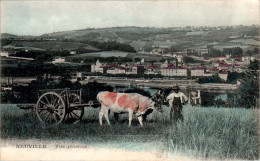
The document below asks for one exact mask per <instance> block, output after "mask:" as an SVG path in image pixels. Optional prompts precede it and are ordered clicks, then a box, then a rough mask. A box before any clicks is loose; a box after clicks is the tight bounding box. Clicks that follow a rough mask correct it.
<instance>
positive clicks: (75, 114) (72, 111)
mask: <svg viewBox="0 0 260 161" xmlns="http://www.w3.org/2000/svg"><path fill="white" fill-rule="evenodd" d="M71 113H73V114H74V115H75V116H76V117H77V118H78V119H80V117H79V116H78V115H77V114H75V113H74V112H73V111H72V112H71Z"/></svg>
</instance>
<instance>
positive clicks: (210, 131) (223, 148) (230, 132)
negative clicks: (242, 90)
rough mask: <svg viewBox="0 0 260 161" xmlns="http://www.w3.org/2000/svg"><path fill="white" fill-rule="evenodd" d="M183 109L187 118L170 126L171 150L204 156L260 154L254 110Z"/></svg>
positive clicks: (230, 156) (253, 156)
mask: <svg viewBox="0 0 260 161" xmlns="http://www.w3.org/2000/svg"><path fill="white" fill-rule="evenodd" d="M183 113H184V122H183V123H178V124H177V125H176V126H173V127H171V129H170V130H169V136H168V144H169V149H170V151H171V152H175V153H183V154H186V155H191V156H197V157H201V158H220V159H221V158H230V159H231V158H236V159H258V158H259V145H260V144H259V143H260V142H259V133H258V132H259V128H258V118H257V113H256V112H255V111H254V110H251V109H241V108H233V109H224V108H201V107H186V108H184V111H183Z"/></svg>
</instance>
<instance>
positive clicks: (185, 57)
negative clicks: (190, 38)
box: [183, 56, 203, 63]
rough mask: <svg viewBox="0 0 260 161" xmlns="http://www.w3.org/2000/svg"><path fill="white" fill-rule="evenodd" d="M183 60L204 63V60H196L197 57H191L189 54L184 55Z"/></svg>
mask: <svg viewBox="0 0 260 161" xmlns="http://www.w3.org/2000/svg"><path fill="white" fill-rule="evenodd" d="M183 62H184V63H203V61H201V60H195V59H193V58H192V57H189V56H184V57H183Z"/></svg>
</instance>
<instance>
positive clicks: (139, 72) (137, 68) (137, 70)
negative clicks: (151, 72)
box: [132, 65, 145, 74]
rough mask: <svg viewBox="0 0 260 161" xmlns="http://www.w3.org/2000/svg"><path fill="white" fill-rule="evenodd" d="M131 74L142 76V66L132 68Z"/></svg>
mask: <svg viewBox="0 0 260 161" xmlns="http://www.w3.org/2000/svg"><path fill="white" fill-rule="evenodd" d="M132 72H133V73H134V74H144V72H145V69H144V66H143V65H136V66H133V67H132Z"/></svg>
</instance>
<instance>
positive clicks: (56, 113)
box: [54, 111, 62, 117]
mask: <svg viewBox="0 0 260 161" xmlns="http://www.w3.org/2000/svg"><path fill="white" fill-rule="evenodd" d="M54 113H55V114H56V115H58V116H59V117H62V116H61V115H60V114H59V113H58V112H56V111H54Z"/></svg>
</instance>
